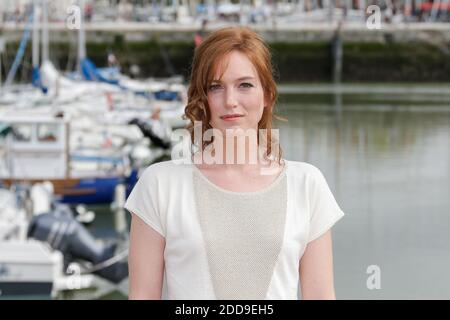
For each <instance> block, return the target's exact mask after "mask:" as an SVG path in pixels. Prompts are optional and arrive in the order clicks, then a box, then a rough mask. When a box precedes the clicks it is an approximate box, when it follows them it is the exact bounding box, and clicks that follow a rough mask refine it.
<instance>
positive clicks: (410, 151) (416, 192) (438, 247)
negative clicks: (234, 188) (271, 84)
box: [278, 95, 450, 299]
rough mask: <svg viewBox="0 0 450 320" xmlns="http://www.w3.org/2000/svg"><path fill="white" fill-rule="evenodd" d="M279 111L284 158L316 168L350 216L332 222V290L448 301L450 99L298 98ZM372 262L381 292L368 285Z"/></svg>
mask: <svg viewBox="0 0 450 320" xmlns="http://www.w3.org/2000/svg"><path fill="white" fill-rule="evenodd" d="M292 100H294V101H292ZM295 100H296V102H295ZM317 100H319V101H317ZM324 101H325V102H324ZM278 113H279V114H280V115H282V116H285V117H287V118H288V119H289V121H288V122H287V123H283V122H278V126H279V128H280V135H281V143H282V147H283V151H284V154H285V156H286V158H287V159H292V160H298V161H306V162H310V163H312V164H314V165H316V166H318V167H319V168H320V169H321V170H322V171H323V173H324V175H325V177H326V178H327V181H328V183H329V185H330V187H331V189H332V190H333V193H334V194H335V197H336V198H337V200H338V203H339V204H340V205H341V207H342V209H343V210H344V211H345V212H346V213H347V215H346V217H345V218H344V219H343V220H342V221H340V222H339V223H338V224H337V225H336V226H335V229H333V231H334V248H335V284H336V293H337V297H338V298H340V299H364V298H367V299H393V298H406V299H408V298H425V299H428V298H437V299H442V298H446V299H448V298H450V278H448V277H446V272H447V270H449V268H450V255H449V254H448V252H449V250H448V248H449V243H450V234H449V233H448V229H449V226H450V197H449V195H450V102H449V103H445V102H444V103H442V104H433V106H431V105H430V106H427V105H425V106H417V105H415V106H414V105H411V104H408V103H404V102H402V101H399V103H396V102H392V101H391V102H389V104H387V105H382V104H379V103H370V102H369V103H365V104H361V103H360V102H358V103H357V104H354V103H351V102H349V103H346V97H342V96H334V97H333V96H332V97H322V98H321V99H316V101H314V102H310V101H308V99H307V98H305V97H302V96H301V95H299V96H297V97H296V98H295V99H292V97H290V98H285V99H283V97H281V98H280V106H279V110H278ZM370 265H377V266H379V267H380V269H381V289H380V290H369V289H368V288H367V286H366V281H367V278H368V277H369V274H367V273H366V270H367V267H368V266H370Z"/></svg>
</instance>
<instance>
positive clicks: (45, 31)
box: [41, 0, 49, 62]
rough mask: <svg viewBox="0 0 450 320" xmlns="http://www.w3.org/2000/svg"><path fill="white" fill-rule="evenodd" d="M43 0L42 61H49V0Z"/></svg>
mask: <svg viewBox="0 0 450 320" xmlns="http://www.w3.org/2000/svg"><path fill="white" fill-rule="evenodd" d="M41 1H42V62H45V61H48V51H49V50H48V49H49V38H48V6H47V0H41Z"/></svg>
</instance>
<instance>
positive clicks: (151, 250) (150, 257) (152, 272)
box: [128, 214, 166, 300]
mask: <svg viewBox="0 0 450 320" xmlns="http://www.w3.org/2000/svg"><path fill="white" fill-rule="evenodd" d="M165 245H166V242H165V239H164V237H163V236H161V235H160V234H159V233H158V232H156V231H155V230H153V229H152V228H151V227H150V226H149V225H148V224H146V223H145V222H144V221H143V220H142V219H141V218H139V217H138V216H137V215H135V214H133V215H132V219H131V231H130V250H129V257H128V269H129V296H128V298H129V299H130V300H141V299H151V300H159V299H161V291H162V284H163V277H164V247H165Z"/></svg>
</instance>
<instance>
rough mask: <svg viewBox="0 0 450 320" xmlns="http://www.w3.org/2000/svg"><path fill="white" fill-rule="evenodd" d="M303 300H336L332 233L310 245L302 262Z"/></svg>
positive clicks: (329, 232) (324, 235)
mask: <svg viewBox="0 0 450 320" xmlns="http://www.w3.org/2000/svg"><path fill="white" fill-rule="evenodd" d="M299 272H300V284H301V292H302V299H305V300H310V299H314V300H326V299H336V296H335V293H334V283H333V282H334V280H333V245H332V241H331V231H330V230H328V231H327V232H326V233H324V234H323V235H322V236H320V237H319V238H317V239H315V240H313V241H311V242H310V243H308V245H307V247H306V249H305V252H304V254H303V257H302V258H301V260H300V270H299Z"/></svg>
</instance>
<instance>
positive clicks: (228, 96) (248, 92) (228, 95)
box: [208, 51, 265, 133]
mask: <svg viewBox="0 0 450 320" xmlns="http://www.w3.org/2000/svg"><path fill="white" fill-rule="evenodd" d="M222 72H223V73H222ZM221 73H222V78H221V79H219V78H220V75H221ZM208 104H209V111H210V114H211V121H210V124H211V126H212V127H213V128H215V129H219V130H220V131H222V133H225V132H226V129H239V128H240V129H244V130H247V129H254V130H257V129H258V122H259V120H260V119H261V117H262V114H263V110H264V106H265V101H264V91H263V88H262V86H261V82H260V79H259V76H258V73H257V71H256V69H255V67H254V66H253V64H252V62H251V61H250V60H249V59H248V58H247V56H246V55H245V54H243V53H241V52H239V51H232V52H231V53H229V54H228V55H226V56H225V57H224V58H223V59H222V60H221V61H219V64H218V68H217V72H216V74H215V75H214V77H213V81H212V83H211V84H210V85H209V87H208ZM256 133H257V132H256Z"/></svg>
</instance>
